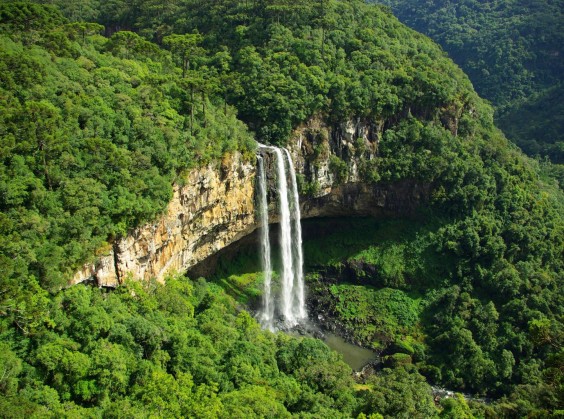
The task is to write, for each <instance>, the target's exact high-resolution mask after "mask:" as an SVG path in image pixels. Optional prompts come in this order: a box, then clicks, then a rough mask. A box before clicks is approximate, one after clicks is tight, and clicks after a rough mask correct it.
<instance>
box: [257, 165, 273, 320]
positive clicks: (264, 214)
mask: <svg viewBox="0 0 564 419" xmlns="http://www.w3.org/2000/svg"><path fill="white" fill-rule="evenodd" d="M257 157H258V192H259V199H260V201H259V203H258V204H259V207H258V210H259V222H260V229H261V237H260V238H261V246H260V249H261V259H262V270H263V272H264V293H263V296H262V311H261V313H260V323H261V324H262V325H263V326H264V327H265V328H267V329H271V330H272V328H273V321H274V304H272V296H271V282H272V264H271V262H270V237H269V232H268V200H267V197H266V172H265V171H264V160H263V158H262V157H261V156H257Z"/></svg>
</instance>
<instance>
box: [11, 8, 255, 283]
mask: <svg viewBox="0 0 564 419" xmlns="http://www.w3.org/2000/svg"><path fill="white" fill-rule="evenodd" d="M0 13H1V16H0V22H2V23H1V24H0V42H1V43H2V52H1V53H0V69H1V70H2V71H1V72H2V76H0V78H1V80H2V88H1V89H0V96H2V98H3V100H2V110H1V112H0V114H1V115H2V117H1V128H0V130H1V135H2V142H1V145H0V149H1V151H0V157H1V159H2V164H1V167H0V191H1V198H0V207H1V209H2V214H3V218H4V222H3V224H2V227H1V228H2V237H3V238H9V239H8V241H9V242H10V243H11V244H9V245H8V244H6V246H2V253H3V255H5V258H4V259H3V260H4V263H5V264H7V265H8V266H6V269H3V270H2V278H3V281H7V280H9V278H10V277H12V278H14V280H15V278H19V279H18V280H19V281H21V275H33V277H34V278H36V279H37V280H39V282H40V283H41V284H42V285H43V286H44V287H45V288H47V289H56V288H58V287H60V286H61V285H63V284H65V283H66V282H67V281H68V278H69V275H70V274H72V272H73V271H75V270H76V269H77V267H79V266H80V265H81V264H82V263H84V262H85V261H88V260H89V259H91V258H92V257H93V256H94V255H95V253H96V251H97V250H98V249H100V248H103V247H105V246H106V241H107V240H111V239H112V238H114V237H116V236H120V235H122V234H124V233H126V232H127V230H128V229H129V228H132V227H134V226H137V225H139V224H141V223H143V222H146V221H148V220H151V219H153V218H155V217H156V216H157V214H159V213H160V212H162V211H163V209H164V208H165V207H166V204H167V203H168V201H169V199H170V197H171V195H172V183H173V182H174V181H175V180H176V179H177V178H178V176H181V172H182V171H184V170H186V169H187V168H189V167H197V166H199V165H200V164H203V163H207V162H210V161H213V160H218V159H219V157H221V156H222V155H223V154H224V153H228V152H234V151H236V150H242V151H243V152H245V153H246V152H248V150H250V149H251V148H252V143H251V139H250V136H249V135H248V134H247V132H246V129H245V128H244V127H243V126H242V124H241V123H239V122H237V120H236V118H235V112H234V111H233V109H231V108H226V107H224V106H222V104H219V105H218V106H216V105H215V104H212V103H209V98H207V97H205V98H204V99H203V100H200V99H196V98H190V97H189V96H187V94H186V92H185V91H184V86H183V84H182V83H183V80H182V78H181V77H180V75H179V74H177V72H176V70H175V68H174V66H173V65H172V64H171V58H170V56H169V55H168V53H167V52H166V51H164V50H161V49H160V48H159V47H158V46H157V45H156V44H152V43H150V42H148V41H146V40H145V39H144V38H142V37H140V36H139V35H137V34H135V33H133V32H126V31H122V32H118V33H116V34H114V35H113V36H112V37H111V38H110V39H108V40H103V39H100V38H99V37H98V35H96V34H97V33H98V32H100V30H101V29H102V27H101V26H100V25H97V24H86V23H72V24H67V23H65V19H64V18H63V17H62V16H61V15H60V14H59V13H58V12H57V11H56V10H55V9H53V8H52V7H43V6H39V5H35V4H31V3H18V2H16V3H3V4H2V5H1V12H0ZM55 35H56V36H57V39H56V42H52V41H53V38H52V37H53V36H55ZM30 37H33V42H31V41H29V39H30ZM216 99H217V100H216ZM214 101H215V102H216V103H217V102H219V103H221V101H220V99H219V98H215V99H214ZM202 103H205V108H206V112H205V115H204V114H203V113H200V114H197V115H195V116H194V115H193V114H192V115H188V114H187V112H186V109H187V108H186V107H187V105H189V106H191V107H192V108H194V107H198V108H200V105H201V104H202ZM188 121H190V124H188ZM188 125H190V127H191V131H190V132H187V130H186V129H185V128H186V126H188ZM212 145H213V147H212ZM15 265H18V266H19V267H20V268H18V271H17V272H16V271H14V269H16V268H14V266H15ZM25 265H27V267H24V266H25ZM22 269H24V270H25V271H27V272H24V271H22ZM12 275H13V276H12ZM30 281H31V279H30Z"/></svg>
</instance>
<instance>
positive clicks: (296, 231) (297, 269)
mask: <svg viewBox="0 0 564 419" xmlns="http://www.w3.org/2000/svg"><path fill="white" fill-rule="evenodd" d="M284 151H285V152H286V158H287V159H288V171H289V172H290V180H291V183H292V195H293V196H292V198H293V200H292V205H293V211H292V213H293V214H294V217H293V219H294V223H293V238H292V242H293V251H294V261H293V263H294V279H295V283H296V289H295V293H294V298H295V300H296V304H294V309H295V311H294V316H295V317H296V318H297V319H300V320H301V319H305V318H306V317H307V314H306V310H305V291H304V254H303V250H302V224H301V222H300V220H301V218H302V216H301V213H300V196H299V194H298V182H297V181H296V171H295V170H294V164H293V163H292V157H291V156H290V152H289V151H288V150H287V149H284Z"/></svg>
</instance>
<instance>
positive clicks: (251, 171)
mask: <svg viewBox="0 0 564 419" xmlns="http://www.w3.org/2000/svg"><path fill="white" fill-rule="evenodd" d="M380 131H381V127H380V126H379V125H378V124H374V123H364V122H362V121H348V122H347V123H345V124H342V125H341V126H337V127H329V126H327V125H325V124H324V123H322V122H321V121H319V120H315V119H312V120H311V121H310V122H309V123H308V124H307V125H304V126H303V127H300V128H299V129H298V130H296V132H295V135H294V138H293V139H292V141H290V146H289V151H290V153H291V155H292V160H293V161H294V164H295V166H296V171H297V173H298V177H299V180H300V184H301V189H302V196H301V207H302V216H303V217H304V218H309V217H322V216H352V215H370V216H408V215H410V214H412V213H413V212H414V210H415V209H416V207H417V206H418V205H419V203H420V202H421V201H423V200H425V199H426V197H427V195H428V189H429V187H428V185H421V184H418V183H417V182H414V181H403V182H400V183H395V184H384V183H373V182H365V181H363V179H365V178H366V177H365V174H364V173H363V166H365V165H366V162H367V161H368V162H369V161H370V160H371V159H374V158H375V156H376V154H377V149H378V139H379V136H380ZM273 165H274V162H273V160H271V159H268V158H267V162H266V168H267V171H269V173H272V172H273V170H274V169H273ZM255 175H256V173H255V166H254V164H253V163H252V162H246V161H244V160H243V158H242V157H241V156H240V155H238V154H236V155H233V156H230V157H229V158H225V159H224V160H223V161H222V162H221V163H217V164H210V165H208V166H206V167H203V168H201V169H199V170H193V171H192V172H191V173H190V175H189V176H188V178H187V179H186V182H185V185H184V186H176V187H175V189H174V196H173V199H172V200H171V202H170V203H169V205H168V208H167V211H166V213H165V214H164V215H163V216H162V217H161V218H160V219H159V220H157V221H156V222H155V223H152V224H148V225H145V226H143V227H140V228H137V229H135V230H133V231H132V232H131V233H130V234H128V235H127V237H124V238H122V239H120V240H118V241H117V242H115V243H114V244H113V248H112V250H111V251H110V252H109V254H107V255H104V256H101V257H100V258H99V259H98V260H97V262H96V263H94V264H89V265H85V266H84V267H83V269H82V270H80V271H79V272H77V273H76V275H75V276H74V278H73V279H72V283H73V284H75V283H78V282H82V281H86V280H92V279H95V280H96V282H97V283H98V285H99V286H108V287H115V286H117V285H119V283H120V282H121V281H122V280H123V279H124V278H127V277H128V276H131V277H132V278H134V279H139V280H148V279H150V278H157V280H162V279H163V278H164V277H165V276H166V275H167V274H170V273H173V272H184V271H186V270H187V269H189V268H190V267H192V266H194V265H196V264H198V263H200V262H202V261H204V260H205V259H206V258H207V257H209V256H211V255H213V254H214V253H216V252H217V251H219V250H221V249H222V248H224V247H226V246H228V245H229V244H231V243H234V242H235V241H237V240H239V239H240V238H242V237H244V236H245V235H247V234H249V233H250V232H252V231H253V230H254V229H255V228H256V227H257V225H256V220H255V213H254V183H255V182H254V181H255ZM273 188H274V185H269V189H273ZM274 205H275V204H273V205H272V207H271V211H270V212H271V217H270V219H271V220H272V221H273V222H276V219H277V211H276V208H274Z"/></svg>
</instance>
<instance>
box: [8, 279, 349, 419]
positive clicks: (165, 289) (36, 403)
mask: <svg viewBox="0 0 564 419" xmlns="http://www.w3.org/2000/svg"><path fill="white" fill-rule="evenodd" d="M234 307H235V302H234V301H233V300H232V299H231V298H230V297H228V296H227V295H226V294H225V293H224V292H222V291H220V290H219V289H218V288H217V286H213V285H210V284H207V283H205V281H202V280H200V281H198V282H196V283H192V282H190V281H188V280H187V279H185V278H177V279H169V280H168V281H167V282H166V284H158V283H153V282H149V283H146V284H143V285H142V284H138V283H126V284H124V285H123V286H122V287H120V288H119V289H118V290H116V291H113V292H109V293H106V292H104V291H103V290H99V289H96V288H91V287H87V286H82V285H79V286H75V287H72V288H69V289H67V290H64V291H61V292H59V293H58V294H56V295H54V296H53V297H52V298H51V300H50V302H49V312H50V316H51V318H52V320H53V322H52V324H51V325H45V324H44V325H43V326H42V327H40V328H39V329H38V333H36V334H35V335H33V336H31V337H26V336H24V335H21V334H18V333H16V329H15V326H12V327H8V328H3V329H2V330H1V333H2V335H1V336H2V343H1V344H0V348H1V349H2V351H1V356H0V368H1V371H2V377H1V380H0V406H2V407H3V410H2V411H3V414H4V415H5V416H7V417H18V416H21V414H22V412H24V411H25V412H27V414H28V415H32V416H34V415H37V416H41V415H44V414H46V413H45V412H47V411H50V412H51V413H50V414H53V415H57V416H61V415H68V414H71V413H69V412H76V416H77V417H99V416H109V417H114V416H120V417H121V416H123V415H126V416H127V415H130V414H131V415H134V416H139V415H141V416H149V417H151V416H155V417H156V416H158V417H163V416H164V417H181V416H184V417H188V416H190V417H207V418H216V417H225V416H229V417H241V418H243V417H244V418H247V417H269V416H272V415H275V416H276V417H289V416H291V415H292V414H295V415H311V414H316V413H318V412H321V411H322V412H325V413H326V414H328V415H330V416H332V417H345V416H349V417H350V415H351V414H352V412H353V411H354V410H355V409H356V406H357V399H356V396H355V391H354V389H353V381H352V378H351V371H350V368H349V367H348V366H347V365H346V364H344V363H343V361H342V360H341V359H340V356H339V355H337V354H336V353H335V352H332V351H331V350H330V349H329V348H328V347H327V346H325V344H323V343H322V342H321V341H318V340H315V339H303V338H302V339H296V338H291V337H289V336H286V335H283V334H279V335H274V334H272V333H270V332H268V331H262V330H261V329H260V327H259V325H258V324H257V323H256V321H255V320H254V319H253V318H252V317H251V316H250V315H249V314H248V313H247V312H245V311H242V312H239V313H237V312H236V310H235V308H234Z"/></svg>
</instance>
